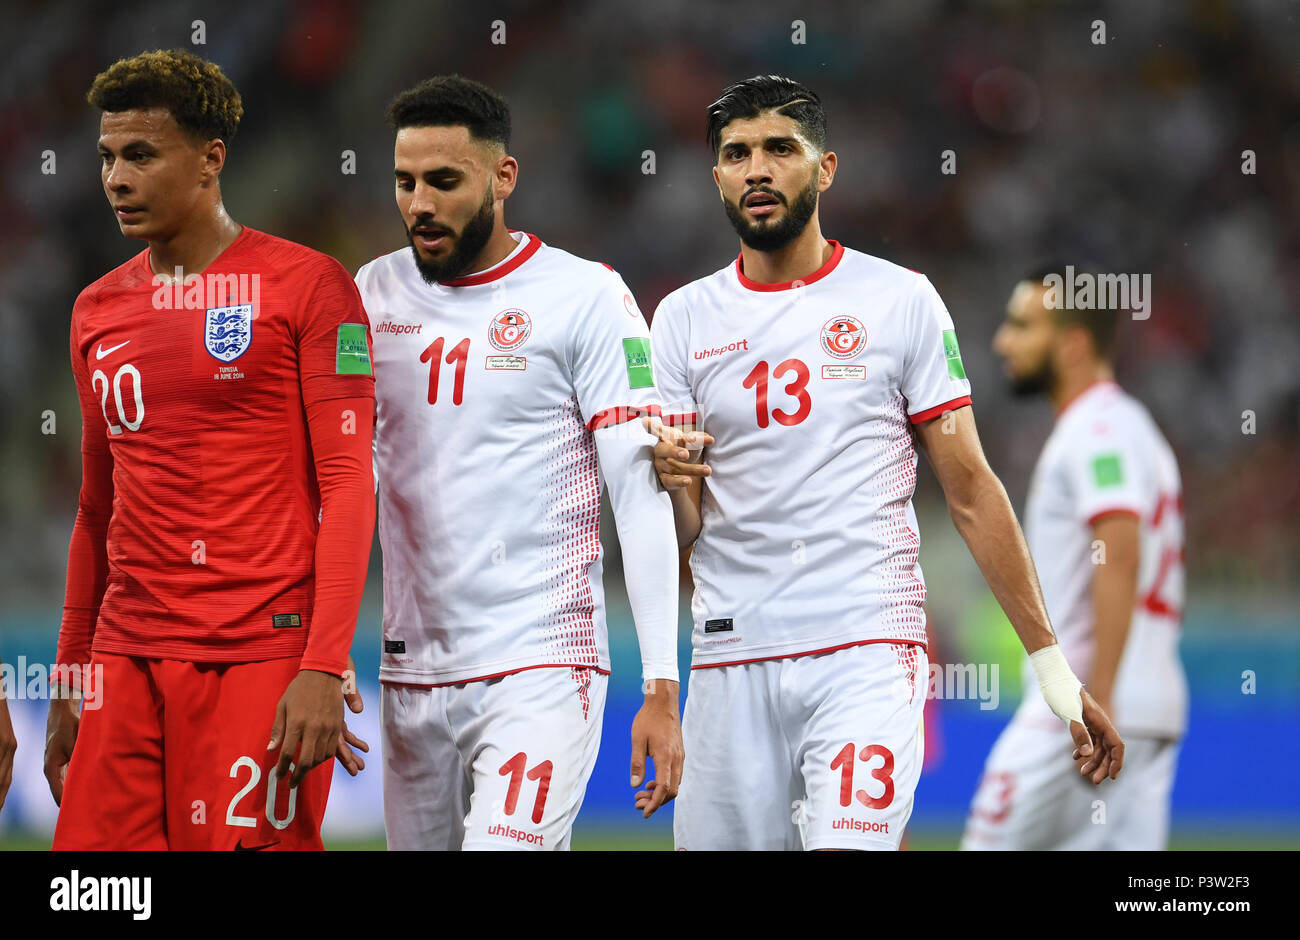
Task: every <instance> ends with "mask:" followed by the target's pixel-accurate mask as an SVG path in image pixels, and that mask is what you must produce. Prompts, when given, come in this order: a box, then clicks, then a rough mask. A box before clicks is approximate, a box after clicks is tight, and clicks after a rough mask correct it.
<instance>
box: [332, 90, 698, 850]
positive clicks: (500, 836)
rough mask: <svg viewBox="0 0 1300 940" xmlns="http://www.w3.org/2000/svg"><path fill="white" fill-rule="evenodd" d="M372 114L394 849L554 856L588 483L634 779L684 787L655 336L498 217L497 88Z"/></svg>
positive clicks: (593, 606) (576, 646) (569, 797)
mask: <svg viewBox="0 0 1300 940" xmlns="http://www.w3.org/2000/svg"><path fill="white" fill-rule="evenodd" d="M389 118H390V120H391V121H392V123H393V125H394V127H395V128H396V131H397V139H396V145H395V149H394V160H395V173H396V186H397V205H398V209H399V210H400V212H401V215H402V222H403V225H404V228H405V230H406V232H407V235H408V238H409V239H410V242H411V245H410V248H409V249H402V250H400V251H396V252H393V253H391V254H388V255H384V256H382V257H380V258H378V259H376V260H374V261H372V262H370V263H369V264H367V265H365V266H364V267H363V268H362V269H361V270H360V272H358V274H357V284H358V286H359V287H360V289H361V294H362V297H363V299H364V301H365V304H366V308H367V310H368V311H369V312H370V315H371V322H372V323H373V324H374V329H373V335H374V337H375V341H374V351H373V355H374V362H375V379H376V436H375V466H376V476H377V481H378V490H379V534H380V541H381V543H382V546H383V552H384V622H383V643H384V649H383V658H382V660H381V668H380V681H381V683H382V684H383V698H382V706H381V707H382V730H383V743H384V755H383V763H384V818H385V827H386V829H387V834H388V845H389V848H394V849H459V848H465V849H470V848H474V849H493V848H505V849H511V848H522V849H563V848H567V847H568V845H569V837H570V831H571V827H572V825H573V820H574V818H575V817H576V816H577V813H578V809H579V807H580V806H581V804H582V798H583V794H584V792H585V790H586V786H587V780H588V779H589V777H590V776H591V771H592V767H593V766H594V764H595V760H596V752H597V750H598V748H599V745H600V729H601V716H602V712H603V709H604V702H605V690H606V681H607V677H608V673H609V652H608V642H607V636H606V628H605V611H604V597H603V587H602V582H601V556H602V551H601V544H600V495H601V489H602V484H608V487H609V494H610V502H611V505H612V507H613V511H614V518H615V522H616V524H617V528H618V535H619V541H620V544H621V546H622V552H623V567H624V572H625V577H626V583H627V593H628V599H629V601H630V603H631V606H632V613H633V616H634V618H635V621H636V629H637V636H638V639H639V641H640V644H641V655H642V668H643V678H644V679H645V680H646V684H645V687H646V689H647V690H648V691H647V694H646V697H645V704H644V706H643V707H642V709H641V711H640V713H639V714H638V715H637V717H636V719H635V721H634V723H633V726H632V784H633V786H636V785H638V784H640V783H641V781H642V779H643V776H644V758H645V756H646V755H647V754H649V756H650V757H652V758H653V759H654V762H655V767H656V771H657V772H658V773H661V774H662V773H667V774H668V775H669V776H670V777H671V778H672V783H673V785H672V787H671V789H672V790H675V788H676V787H675V782H676V780H677V779H679V778H680V775H681V768H682V753H681V729H680V724H679V720H678V712H677V697H678V682H677V679H678V674H677V646H676V643H677V639H676V638H677V604H676V599H677V551H676V545H675V542H674V538H673V515H672V508H671V505H670V500H669V497H668V496H667V494H665V493H664V492H663V491H662V490H661V489H660V487H659V484H658V481H657V478H656V476H655V471H654V461H653V445H654V443H655V438H654V437H653V436H652V435H651V434H650V433H649V432H648V431H647V430H646V429H645V428H644V427H643V425H642V419H643V418H645V417H646V416H651V415H658V413H659V397H658V393H657V391H656V389H655V385H654V377H653V372H652V368H651V362H650V348H649V343H650V338H649V329H648V327H647V325H646V322H645V319H644V317H643V316H642V315H641V312H640V310H639V309H638V308H637V306H636V302H635V301H634V300H633V299H632V295H631V293H630V292H629V291H628V289H627V287H626V286H625V285H624V283H623V281H622V279H621V278H620V277H619V276H618V275H617V274H615V273H614V272H613V270H612V269H610V268H608V267H607V266H605V265H602V264H599V263H596V262H592V261H584V260H583V259H581V258H576V257H574V256H573V255H571V254H569V253H567V252H565V251H561V250H559V249H558V248H553V247H551V246H549V245H546V244H544V243H543V242H542V241H541V240H540V239H539V238H537V237H536V236H535V235H530V234H526V233H523V232H512V231H509V230H508V229H507V228H506V225H505V220H504V215H503V203H504V200H505V199H506V197H507V196H509V195H510V193H511V192H512V191H513V189H514V186H515V182H516V175H517V173H518V165H517V163H516V161H515V159H514V158H513V157H510V156H508V151H507V148H508V146H509V133H510V112H509V109H508V107H507V105H506V102H505V101H504V100H503V99H502V98H501V97H500V96H499V95H497V94H496V93H495V92H493V91H492V90H491V89H489V88H487V87H485V86H483V85H481V84H479V83H477V82H473V81H470V80H468V79H464V78H461V77H459V76H444V77H438V78H434V79H430V80H428V81H426V82H423V83H422V84H420V85H418V86H416V87H415V88H412V89H410V90H408V91H405V92H403V93H402V94H400V95H398V96H397V98H396V99H394V101H393V103H392V105H391V106H390V108H389ZM661 768H662V770H661ZM671 796H672V793H671V792H668V793H665V794H663V798H664V799H668V798H671ZM643 812H644V813H645V815H647V816H648V815H649V812H648V811H646V810H643Z"/></svg>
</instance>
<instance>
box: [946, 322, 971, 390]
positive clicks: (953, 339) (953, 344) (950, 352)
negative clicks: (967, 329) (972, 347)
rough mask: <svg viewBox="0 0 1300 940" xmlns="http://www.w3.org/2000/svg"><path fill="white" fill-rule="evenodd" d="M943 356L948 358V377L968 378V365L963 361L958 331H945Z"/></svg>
mask: <svg viewBox="0 0 1300 940" xmlns="http://www.w3.org/2000/svg"><path fill="white" fill-rule="evenodd" d="M943 356H944V358H945V359H947V360H948V378H950V379H964V378H966V367H965V366H963V365H962V363H961V350H960V349H958V348H957V331H956V330H944V331H943Z"/></svg>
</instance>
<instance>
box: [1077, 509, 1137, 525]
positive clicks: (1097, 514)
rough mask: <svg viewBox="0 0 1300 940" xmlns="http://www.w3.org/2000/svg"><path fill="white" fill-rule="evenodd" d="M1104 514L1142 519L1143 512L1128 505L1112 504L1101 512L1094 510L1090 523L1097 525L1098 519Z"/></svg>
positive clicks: (1089, 519) (1089, 518)
mask: <svg viewBox="0 0 1300 940" xmlns="http://www.w3.org/2000/svg"><path fill="white" fill-rule="evenodd" d="M1102 516H1132V517H1133V518H1134V519H1137V520H1139V521H1141V519H1142V514H1141V513H1139V512H1138V511H1137V510H1136V509H1129V508H1128V507H1127V506H1110V507H1107V508H1106V509H1103V510H1101V511H1100V512H1094V513H1093V514H1092V515H1091V516H1089V517H1088V525H1096V524H1097V520H1098V519H1100V518H1101V517H1102Z"/></svg>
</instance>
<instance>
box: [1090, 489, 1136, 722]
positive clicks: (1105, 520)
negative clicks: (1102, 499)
mask: <svg viewBox="0 0 1300 940" xmlns="http://www.w3.org/2000/svg"><path fill="white" fill-rule="evenodd" d="M1092 538H1093V545H1094V546H1097V547H1098V548H1100V549H1101V551H1102V552H1103V553H1104V554H1102V555H1100V556H1099V558H1098V559H1097V564H1096V566H1095V567H1094V569H1093V574H1092V610H1093V638H1094V643H1095V644H1096V654H1095V656H1094V658H1093V663H1092V675H1091V676H1090V677H1089V682H1088V686H1089V689H1090V690H1091V692H1092V696H1093V698H1095V699H1096V700H1097V702H1098V704H1100V705H1101V706H1102V708H1104V709H1105V710H1106V713H1107V714H1112V710H1111V693H1112V692H1113V690H1114V688H1115V673H1116V672H1117V671H1118V670H1119V661H1120V657H1121V656H1122V655H1123V653H1124V643H1125V642H1126V641H1127V639H1128V632H1129V625H1130V623H1131V622H1132V619H1133V610H1134V607H1135V605H1136V604H1137V595H1138V564H1139V561H1140V554H1141V551H1140V547H1139V546H1140V540H1139V523H1138V519H1137V517H1136V516H1134V515H1132V514H1131V513H1126V512H1113V513H1107V514H1106V515H1104V516H1102V517H1101V518H1099V519H1098V520H1097V521H1096V522H1094V523H1093V526H1092Z"/></svg>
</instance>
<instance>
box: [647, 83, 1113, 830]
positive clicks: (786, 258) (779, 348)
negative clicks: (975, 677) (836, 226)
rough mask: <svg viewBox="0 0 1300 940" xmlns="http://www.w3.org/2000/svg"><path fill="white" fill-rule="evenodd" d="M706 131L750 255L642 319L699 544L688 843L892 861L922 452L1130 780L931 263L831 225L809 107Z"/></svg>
mask: <svg viewBox="0 0 1300 940" xmlns="http://www.w3.org/2000/svg"><path fill="white" fill-rule="evenodd" d="M708 139H709V144H710V147H711V148H712V151H713V154H714V157H715V159H716V163H715V166H714V169H713V178H714V182H715V183H716V184H717V187H718V193H719V195H720V197H721V199H722V204H723V208H724V210H725V211H726V214H727V217H728V219H730V221H731V223H732V225H733V227H734V228H735V230H736V233H737V234H738V235H739V236H740V240H741V250H740V256H739V257H738V258H737V259H736V260H735V261H734V262H733V263H731V264H728V265H727V266H726V267H725V268H723V269H722V270H720V271H718V272H717V273H715V274H712V275H710V276H708V277H705V278H702V279H700V280H698V281H694V282H692V283H691V284H688V285H686V286H685V287H683V288H680V289H679V290H677V291H674V292H673V293H672V294H669V295H668V297H666V298H665V299H664V301H663V303H661V304H660V306H659V309H658V311H657V312H656V313H655V316H654V319H653V321H652V330H653V337H654V351H655V371H656V375H657V376H658V380H659V383H660V391H661V394H662V395H663V399H664V402H665V404H664V422H665V425H666V427H665V429H664V430H663V431H662V432H661V433H662V436H663V438H664V439H663V441H662V442H661V443H660V444H659V445H658V446H657V448H656V466H657V467H658V468H659V472H660V475H661V476H660V478H661V480H662V481H663V484H664V486H665V487H668V488H669V489H670V490H671V492H672V500H673V507H674V510H675V513H676V523H677V531H678V538H679V541H680V543H681V546H682V547H683V548H686V547H687V546H691V545H693V546H694V549H693V552H692V555H691V570H692V572H693V574H694V577H695V597H694V602H693V608H694V620H695V632H694V646H695V655H694V659H693V665H692V669H693V672H692V675H691V684H690V688H689V694H688V696H687V703H686V715H685V727H684V730H685V740H686V755H687V756H686V769H685V772H684V774H683V777H682V782H681V795H680V797H679V798H678V801H677V808H676V813H675V820H674V835H675V841H676V844H677V846H678V848H686V849H782V848H786V849H796V848H806V849H896V848H897V847H898V845H899V840H900V839H901V837H902V835H903V829H904V827H905V826H906V824H907V820H908V818H909V816H910V815H911V811H912V800H913V793H914V790H915V787H916V782H917V778H918V776H919V774H920V770H921V763H922V756H923V749H924V735H923V733H922V709H923V707H924V704H925V699H926V691H927V685H928V683H927V677H928V670H927V657H926V648H925V613H924V610H923V608H922V604H923V602H924V600H925V582H924V581H923V580H922V575H921V569H920V566H919V565H918V563H917V559H918V552H919V538H918V535H917V531H916V530H917V524H916V516H915V513H914V512H913V510H912V505H911V497H912V491H913V489H914V488H915V483H916V463H917V456H916V451H917V449H918V448H919V449H921V450H924V451H925V452H926V454H927V455H928V457H929V459H930V463H931V465H932V466H933V468H934V471H935V475H936V476H937V477H938V479H939V482H940V484H941V485H942V487H943V490H944V493H945V495H946V497H947V501H948V507H949V511H950V513H951V515H952V518H953V522H954V523H955V524H956V526H957V529H958V531H959V532H960V533H961V535H962V537H963V538H964V539H965V540H966V542H967V544H968V545H969V546H970V550H971V553H972V555H973V556H974V557H975V560H976V562H977V563H978V564H979V567H980V570H981V571H982V572H983V573H984V577H985V578H986V580H987V581H988V583H989V586H990V587H991V588H992V589H993V592H994V594H995V596H996V597H997V599H998V602H999V603H1000V604H1001V605H1002V607H1003V609H1004V610H1005V611H1006V612H1007V614H1008V616H1009V617H1010V619H1011V623H1012V625H1013V626H1014V627H1015V629H1016V632H1017V633H1018V635H1019V636H1020V638H1021V640H1022V642H1023V643H1024V645H1025V648H1026V649H1028V650H1029V651H1030V652H1031V653H1032V654H1033V655H1032V661H1033V663H1034V665H1035V667H1036V668H1037V669H1038V673H1039V679H1040V681H1041V682H1042V683H1043V686H1044V694H1045V696H1046V697H1047V699H1048V701H1049V702H1051V703H1052V706H1053V708H1054V709H1055V710H1056V712H1057V714H1058V715H1060V716H1061V717H1062V718H1065V719H1067V721H1069V722H1070V724H1069V728H1070V731H1069V734H1071V735H1073V738H1074V741H1075V742H1076V744H1077V745H1078V746H1079V748H1080V750H1081V753H1080V756H1079V763H1080V769H1081V771H1082V772H1083V773H1085V774H1090V775H1092V777H1093V779H1094V781H1099V780H1101V779H1102V778H1103V777H1104V776H1105V775H1107V774H1112V775H1113V774H1115V773H1118V771H1119V768H1120V766H1121V763H1122V753H1123V745H1122V743H1121V741H1120V739H1119V737H1118V735H1117V734H1116V733H1115V730H1114V728H1113V727H1111V724H1110V721H1109V719H1108V718H1107V717H1106V715H1105V713H1104V712H1103V711H1102V709H1101V708H1100V707H1099V706H1098V704H1097V703H1096V702H1095V701H1093V700H1092V699H1091V698H1090V697H1089V696H1088V695H1087V693H1083V694H1082V696H1081V694H1080V685H1079V682H1078V680H1077V679H1075V677H1074V675H1073V673H1072V672H1071V671H1070V668H1069V666H1068V665H1067V664H1066V661H1065V658H1064V657H1063V656H1062V654H1061V650H1060V648H1059V647H1058V646H1057V645H1056V638H1055V637H1054V636H1053V633H1052V628H1051V626H1050V624H1049V621H1048V616H1047V611H1046V610H1045V609H1044V607H1043V602H1042V596H1041V594H1040V592H1039V589H1038V582H1037V579H1036V577H1035V575H1034V568H1033V564H1032V563H1031V562H1030V559H1029V553H1028V551H1027V550H1026V548H1025V544H1024V539H1023V537H1022V536H1021V533H1020V527H1019V525H1018V524H1017V523H1016V518H1015V514H1014V513H1013V512H1012V509H1011V505H1010V503H1009V502H1008V500H1007V496H1006V492H1005V491H1004V490H1003V488H1002V484H1001V483H1000V482H999V481H998V479H997V477H996V476H994V475H993V472H992V471H991V470H990V469H989V466H988V464H987V462H986V461H985V459H984V455H983V452H982V451H981V449H980V443H979V437H978V435H977V434H976V430H975V420H974V417H973V416H972V413H971V408H970V402H971V398H970V383H969V382H968V381H967V379H966V374H965V371H964V369H963V367H962V362H961V356H960V353H959V351H958V347H957V338H956V334H955V332H954V329H953V323H952V318H951V317H950V316H949V314H948V311H947V309H946V308H945V307H944V304H943V302H942V301H941V300H940V299H939V295H938V294H937V293H936V291H935V289H934V287H933V286H931V284H930V282H929V281H928V280H927V279H926V278H925V277H924V276H923V275H920V274H918V273H916V272H914V271H909V270H907V269H906V268H901V267H899V266H897V265H895V264H891V263H890V262H888V261H883V260H881V259H879V258H874V257H871V256H870V255H865V254H862V253H860V252H857V251H854V250H853V249H851V248H846V247H844V246H843V245H841V244H839V243H837V242H835V241H828V240H827V239H825V238H823V237H822V233H821V226H820V222H819V220H818V212H817V210H818V201H819V197H820V194H821V193H823V192H825V191H826V190H827V189H828V188H829V187H830V186H831V183H832V182H833V180H834V177H835V169H836V163H837V160H836V156H835V154H834V153H832V152H831V151H829V150H827V149H826V115H825V112H824V111H823V109H822V106H821V104H820V101H819V99H818V98H817V95H816V94H814V93H813V92H812V91H810V90H809V89H808V88H806V87H804V86H803V85H800V84H798V83H797V82H794V81H792V80H790V79H788V78H781V77H778V76H759V77H755V78H751V79H748V80H746V81H743V82H739V83H737V84H735V85H732V86H731V87H729V88H727V89H726V90H725V91H724V92H723V94H722V97H720V98H719V99H718V100H717V101H715V102H714V103H713V104H712V105H710V106H709V110H708ZM673 425H676V427H673ZM697 426H698V427H699V428H700V429H701V433H700V435H699V436H698V437H695V436H693V435H692V434H691V432H692V431H693V429H694V428H695V427H697ZM681 431H685V432H686V435H685V436H683V435H682V433H681ZM704 432H707V433H704ZM691 444H694V445H695V447H696V461H695V462H692V461H691V460H690V459H689V457H688V451H689V450H690V449H691V448H690V446H688V445H691ZM701 444H702V445H705V446H707V448H708V460H707V463H702V462H698V461H699V459H700V451H699V450H698V446H699V445H701ZM1085 723H1086V725H1087V729H1088V730H1085V727H1084V725H1085ZM1089 731H1091V733H1092V735H1093V739H1092V742H1091V743H1090V740H1089ZM657 788H658V783H657V782H655V783H654V784H652V785H650V786H648V787H647V788H646V790H644V791H642V792H641V793H640V794H638V800H639V801H640V802H642V803H644V802H645V801H648V800H650V799H652V798H654V796H655V795H656V791H657Z"/></svg>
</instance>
